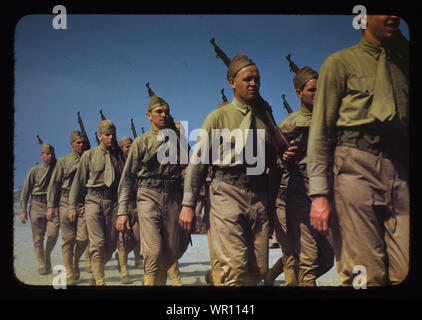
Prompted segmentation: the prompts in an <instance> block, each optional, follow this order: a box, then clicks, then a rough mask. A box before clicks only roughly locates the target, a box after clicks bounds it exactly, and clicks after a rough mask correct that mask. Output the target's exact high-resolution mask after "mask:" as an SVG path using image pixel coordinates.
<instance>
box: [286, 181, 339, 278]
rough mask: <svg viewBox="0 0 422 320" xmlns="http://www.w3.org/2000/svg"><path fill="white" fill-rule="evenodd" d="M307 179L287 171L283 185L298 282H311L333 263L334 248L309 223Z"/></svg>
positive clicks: (309, 206) (309, 205) (309, 203)
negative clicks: (288, 174) (287, 180)
mask: <svg viewBox="0 0 422 320" xmlns="http://www.w3.org/2000/svg"><path fill="white" fill-rule="evenodd" d="M308 190H309V181H308V179H307V178H306V177H304V176H303V175H297V174H295V175H291V176H290V178H289V183H288V187H287V200H286V215H287V220H288V222H287V224H288V226H289V228H290V230H291V233H290V234H291V236H292V238H293V241H292V244H293V248H294V252H295V255H296V257H298V263H299V264H298V280H299V285H300V286H301V285H304V286H315V285H316V279H318V278H319V277H320V276H321V275H323V274H324V273H326V272H327V271H329V270H330V269H331V268H332V266H333V265H334V251H333V249H332V247H331V245H330V243H329V241H328V239H327V238H326V237H324V236H322V235H321V234H320V233H319V232H317V231H316V230H315V229H314V228H313V227H312V226H311V224H310V218H309V214H310V210H311V199H310V198H309V196H308V195H307V192H308Z"/></svg>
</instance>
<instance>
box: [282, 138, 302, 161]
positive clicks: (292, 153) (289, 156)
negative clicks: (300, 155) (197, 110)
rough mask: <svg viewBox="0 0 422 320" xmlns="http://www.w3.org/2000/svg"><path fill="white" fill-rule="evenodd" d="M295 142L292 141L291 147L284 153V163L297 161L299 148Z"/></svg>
mask: <svg viewBox="0 0 422 320" xmlns="http://www.w3.org/2000/svg"><path fill="white" fill-rule="evenodd" d="M295 143H296V142H295V141H294V140H292V141H290V147H289V149H287V151H285V152H284V153H283V161H286V162H288V163H293V162H294V161H295V158H296V155H297V149H298V148H299V147H298V146H296V145H295Z"/></svg>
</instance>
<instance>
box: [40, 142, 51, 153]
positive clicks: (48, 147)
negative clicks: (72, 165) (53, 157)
mask: <svg viewBox="0 0 422 320" xmlns="http://www.w3.org/2000/svg"><path fill="white" fill-rule="evenodd" d="M41 152H42V153H54V148H53V146H52V145H50V144H48V143H45V142H43V144H42V145H41Z"/></svg>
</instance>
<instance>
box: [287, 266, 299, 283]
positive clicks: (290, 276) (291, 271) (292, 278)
mask: <svg viewBox="0 0 422 320" xmlns="http://www.w3.org/2000/svg"><path fill="white" fill-rule="evenodd" d="M284 281H285V282H284V285H285V286H297V285H298V284H299V281H298V280H297V275H296V270H295V268H294V267H286V266H284Z"/></svg>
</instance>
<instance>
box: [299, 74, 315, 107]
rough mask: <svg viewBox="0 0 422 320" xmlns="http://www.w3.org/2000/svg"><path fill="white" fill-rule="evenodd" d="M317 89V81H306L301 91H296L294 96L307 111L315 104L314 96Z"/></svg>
mask: <svg viewBox="0 0 422 320" xmlns="http://www.w3.org/2000/svg"><path fill="white" fill-rule="evenodd" d="M316 89H317V80H316V79H313V80H310V81H308V82H307V83H306V84H305V86H304V87H303V89H302V90H300V89H296V94H297V96H298V97H299V98H300V100H301V101H302V104H304V105H305V106H306V107H307V108H308V109H309V111H312V109H313V107H314V103H315V94H316Z"/></svg>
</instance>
